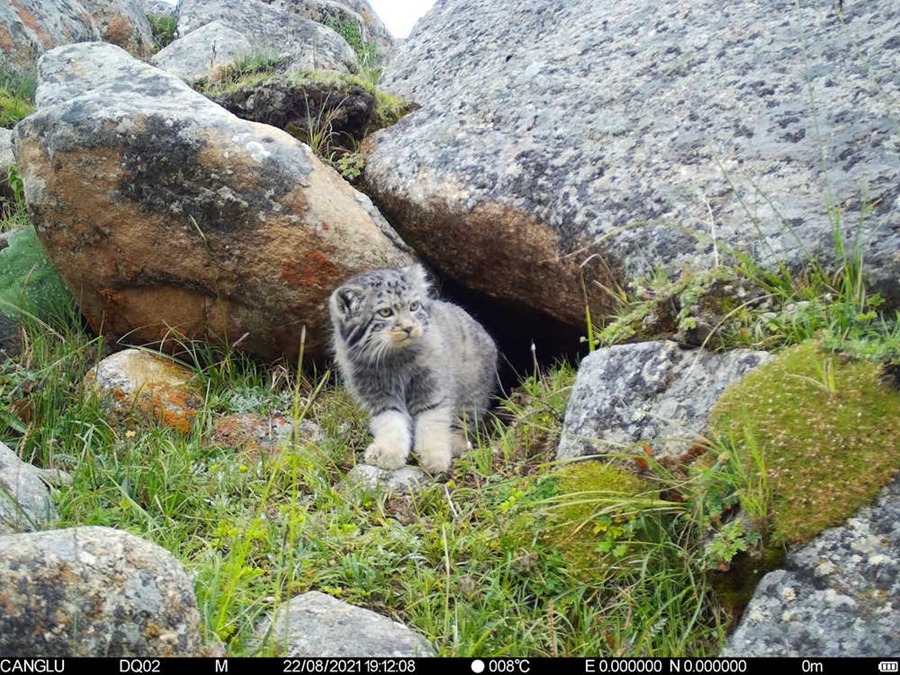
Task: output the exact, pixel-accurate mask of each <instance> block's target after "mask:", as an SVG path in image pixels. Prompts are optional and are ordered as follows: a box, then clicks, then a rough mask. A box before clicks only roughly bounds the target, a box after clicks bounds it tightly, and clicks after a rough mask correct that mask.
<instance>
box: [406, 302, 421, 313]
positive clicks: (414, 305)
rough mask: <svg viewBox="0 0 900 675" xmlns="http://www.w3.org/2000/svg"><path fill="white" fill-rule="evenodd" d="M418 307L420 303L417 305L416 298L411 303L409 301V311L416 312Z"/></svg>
mask: <svg viewBox="0 0 900 675" xmlns="http://www.w3.org/2000/svg"><path fill="white" fill-rule="evenodd" d="M419 307H420V305H419V301H418V300H413V301H412V302H411V303H409V311H410V312H417V311H419Z"/></svg>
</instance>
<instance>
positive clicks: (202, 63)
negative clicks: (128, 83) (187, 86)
mask: <svg viewBox="0 0 900 675" xmlns="http://www.w3.org/2000/svg"><path fill="white" fill-rule="evenodd" d="M252 50H253V48H252V47H251V45H250V40H248V39H247V38H246V37H245V36H244V34H243V33H241V32H240V31H237V30H235V29H234V28H229V27H228V26H226V25H225V24H223V23H222V22H221V21H212V22H210V23H208V24H206V25H205V26H202V27H200V28H198V29H197V30H195V31H191V32H190V33H188V34H187V35H185V36H184V37H182V38H179V39H177V40H173V41H172V42H170V43H169V44H168V45H167V46H166V47H164V48H163V49H161V50H159V51H158V52H157V53H156V54H154V55H153V58H152V59H150V63H152V64H153V65H154V66H156V67H157V68H162V69H163V70H165V71H166V72H169V73H172V74H173V75H177V76H178V77H180V78H181V79H182V80H184V81H185V82H188V83H190V82H194V81H196V80H199V79H200V78H203V77H215V75H216V73H218V72H221V69H222V68H223V67H225V66H227V65H229V64H231V63H234V61H235V59H237V58H239V57H241V56H247V55H249V54H250V53H251V51H252Z"/></svg>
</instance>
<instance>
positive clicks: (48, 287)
mask: <svg viewBox="0 0 900 675" xmlns="http://www.w3.org/2000/svg"><path fill="white" fill-rule="evenodd" d="M5 238H6V241H7V242H8V246H6V248H4V249H2V250H0V312H2V313H3V314H4V315H5V316H7V317H8V318H10V319H12V320H14V321H18V320H19V319H20V318H21V317H22V314H23V313H25V314H30V315H34V316H36V317H37V318H39V319H42V320H51V321H55V320H61V319H65V318H66V317H70V316H71V315H72V300H71V296H70V295H69V292H68V290H66V286H65V284H64V283H63V280H62V278H61V277H60V276H59V272H57V271H56V268H55V267H54V266H53V264H52V263H51V262H50V259H49V258H47V254H46V253H45V252H44V248H43V247H42V246H41V242H40V241H39V240H38V237H37V233H36V232H35V231H34V228H33V227H30V226H29V227H23V228H21V229H18V230H15V231H13V232H10V233H9V234H7V235H5Z"/></svg>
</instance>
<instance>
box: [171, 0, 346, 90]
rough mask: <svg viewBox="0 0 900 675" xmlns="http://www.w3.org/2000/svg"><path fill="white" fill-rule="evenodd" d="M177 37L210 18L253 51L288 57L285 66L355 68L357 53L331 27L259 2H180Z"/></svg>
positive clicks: (185, 0) (306, 68)
mask: <svg viewBox="0 0 900 675" xmlns="http://www.w3.org/2000/svg"><path fill="white" fill-rule="evenodd" d="M177 14H178V30H177V32H178V36H179V37H184V36H186V35H188V34H189V33H191V32H192V31H195V30H197V29H198V28H201V27H203V26H205V25H206V24H208V23H211V22H213V21H218V22H220V23H221V24H223V25H225V26H228V27H229V28H232V29H234V30H237V31H239V32H240V33H243V34H244V36H245V37H246V38H247V40H249V41H250V45H251V47H252V49H253V51H254V52H255V53H257V54H270V55H273V56H279V57H282V58H284V59H286V60H287V61H289V65H288V70H320V69H321V70H337V71H341V72H349V73H355V72H357V71H358V70H359V61H358V60H357V58H356V53H355V52H354V51H353V49H352V48H351V47H350V45H349V44H347V42H346V40H344V38H342V37H341V36H340V35H338V34H337V33H335V32H334V31H333V30H332V29H331V28H328V27H326V26H323V25H321V24H318V23H316V22H315V21H310V20H309V19H304V18H302V17H300V16H297V15H296V14H294V13H292V12H289V11H286V10H283V9H280V8H278V7H273V6H270V5H267V4H265V3H264V2H258V0H181V1H180V3H179V5H178V12H177Z"/></svg>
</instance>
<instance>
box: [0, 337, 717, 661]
mask: <svg viewBox="0 0 900 675" xmlns="http://www.w3.org/2000/svg"><path fill="white" fill-rule="evenodd" d="M39 328H41V326H34V327H32V328H31V329H27V330H28V343H27V344H28V349H27V353H26V354H24V355H23V356H22V358H21V359H20V360H19V361H7V365H6V371H5V373H4V378H3V379H0V384H2V392H3V402H4V404H5V406H4V407H5V408H6V409H7V410H8V415H9V420H8V423H7V425H6V429H5V431H4V432H3V438H4V440H5V441H6V442H7V443H9V444H10V445H11V446H12V447H18V448H19V449H20V451H21V452H22V454H23V456H25V457H26V458H28V459H31V460H32V461H34V462H35V463H36V464H39V465H41V466H52V467H55V468H61V469H64V470H66V471H68V472H69V473H71V474H72V476H73V478H74V481H73V483H72V485H71V486H64V487H62V488H60V490H59V493H58V494H57V504H58V508H59V512H60V514H61V518H62V522H61V523H60V524H61V525H62V526H74V525H85V524H94V525H108V526H112V527H118V528H122V529H125V530H128V531H130V532H133V533H135V534H137V535H140V536H142V537H146V538H148V539H151V540H153V541H155V542H157V543H159V544H160V545H161V546H163V547H165V548H166V549H168V550H170V551H172V552H173V553H174V554H175V555H176V556H177V557H178V558H179V559H180V560H181V561H182V562H183V563H184V564H185V565H186V566H187V568H188V569H189V570H190V571H191V573H192V574H194V575H195V578H196V592H197V598H198V601H199V605H200V609H201V614H202V618H203V630H204V631H205V636H206V638H207V639H210V640H211V639H218V640H222V641H223V642H224V643H225V644H226V645H227V649H228V651H229V653H230V654H234V655H255V654H271V653H275V652H277V650H278V645H277V644H275V643H273V642H271V641H270V642H268V643H264V644H260V643H259V641H258V640H256V639H254V636H253V628H254V626H255V625H256V624H257V623H258V621H259V620H260V618H261V617H262V615H264V614H265V613H266V612H268V611H270V610H271V609H272V608H273V606H274V605H275V604H276V603H279V602H281V601H283V600H285V599H287V598H289V597H290V596H292V595H294V594H297V593H301V592H304V591H307V590H313V589H314V590H319V591H323V592H326V593H329V594H332V595H334V596H336V597H339V598H341V599H343V600H346V601H348V602H351V603H353V604H356V605H360V606H364V607H368V608H371V609H374V610H376V611H378V612H380V613H382V614H384V615H387V616H391V617H394V618H396V619H398V620H400V621H403V622H404V623H406V624H408V625H410V626H411V627H412V628H414V629H415V630H417V631H419V632H420V633H422V634H423V635H424V636H426V637H427V638H428V639H430V640H432V641H433V642H434V643H435V644H436V646H437V649H438V650H439V652H440V653H441V654H443V655H456V656H465V655H475V654H480V655H500V654H506V655H517V656H534V655H579V654H670V653H672V654H686V653H691V654H711V653H714V652H715V650H716V649H717V645H718V642H719V640H720V639H721V636H722V634H723V630H724V628H723V625H724V624H723V621H722V617H721V615H720V613H719V611H718V610H717V607H716V604H715V602H714V601H713V600H712V598H711V595H710V590H709V587H708V586H707V584H706V583H705V581H704V580H703V569H702V560H701V558H700V557H699V556H700V554H701V553H702V547H701V546H699V544H698V542H697V540H696V536H695V532H694V528H693V526H692V525H691V524H690V521H689V520H687V519H685V514H686V513H687V512H686V511H685V509H683V508H681V507H678V508H675V509H659V508H657V507H658V502H659V500H658V498H656V497H654V496H653V495H654V494H655V493H656V492H657V489H656V488H655V487H654V486H652V485H650V486H647V485H644V484H641V485H640V492H639V494H638V496H637V497H635V496H634V495H630V494H629V492H628V490H625V489H624V488H629V487H635V486H636V485H637V483H634V482H633V479H630V478H628V477H627V476H618V475H615V476H613V478H614V479H615V480H612V482H610V481H609V480H606V481H605V482H604V480H602V479H600V478H598V476H597V475H596V471H585V468H586V467H590V468H592V469H593V468H595V467H599V466H600V465H594V464H593V463H590V464H588V465H584V466H583V467H582V468H581V469H580V470H579V472H576V471H574V470H573V469H575V468H577V467H569V468H566V469H564V470H563V472H561V473H559V474H556V473H553V472H552V467H551V466H550V465H549V464H548V461H549V460H550V458H551V457H552V450H553V447H554V443H553V441H552V438H553V435H552V434H553V433H554V431H555V429H556V428H558V424H559V420H560V418H561V414H562V410H563V409H564V404H565V399H566V395H567V389H568V386H569V385H570V384H571V380H572V375H573V370H572V368H571V367H568V366H563V367H559V368H556V369H554V370H553V371H552V372H550V373H547V374H544V375H535V376H532V377H530V378H527V380H526V381H525V382H524V384H523V386H522V387H521V388H519V389H517V390H516V391H515V392H513V393H512V395H511V397H510V399H509V400H508V401H507V402H506V404H505V405H504V408H505V410H504V411H503V414H505V415H506V416H507V418H508V419H509V420H512V421H511V423H508V424H500V423H499V422H498V423H497V426H496V429H495V430H494V431H493V432H492V433H489V434H487V435H486V436H485V437H484V438H483V440H482V442H481V443H479V444H478V446H477V447H476V448H475V449H474V450H473V451H472V452H471V453H469V454H468V455H466V456H465V457H463V458H461V459H460V460H459V462H458V463H457V464H456V465H455V466H454V470H453V474H452V477H451V480H449V481H448V482H446V483H433V484H431V485H430V486H428V487H426V488H424V489H423V490H422V491H421V492H419V493H417V494H415V495H412V496H396V495H394V496H390V495H384V494H378V493H373V492H371V491H366V490H362V489H359V488H358V487H354V486H353V485H352V484H349V483H346V482H345V478H346V475H347V473H348V471H349V470H350V469H351V468H352V467H353V466H354V464H355V462H356V461H357V458H358V456H359V453H360V452H361V450H362V449H363V448H364V447H365V445H366V443H367V440H368V439H367V432H366V424H365V419H364V417H363V415H362V414H361V413H360V412H359V410H358V409H357V408H356V406H355V405H353V403H352V401H351V400H350V399H349V397H348V395H347V393H346V391H345V390H344V389H342V388H341V387H339V386H336V385H335V384H334V382H333V381H332V380H331V377H330V375H329V374H327V373H321V374H319V375H316V374H309V375H306V376H304V377H301V378H299V379H298V378H297V377H296V376H295V373H294V371H293V370H291V369H289V368H285V367H280V368H273V367H263V366H261V365H259V364H256V363H254V362H252V361H250V360H249V359H247V358H246V357H243V356H240V355H237V354H233V353H228V352H227V351H226V352H223V351H219V350H215V349H213V348H211V347H209V346H197V347H196V349H195V350H194V352H193V355H192V357H191V358H190V359H188V360H189V361H191V363H190V364H189V365H191V366H192V367H194V368H195V370H196V371H197V378H198V380H199V388H200V389H201V390H203V391H205V392H206V407H205V408H204V410H202V411H201V413H200V414H199V415H198V416H197V418H196V421H195V424H194V428H193V429H192V431H191V432H190V433H188V434H187V435H185V434H182V433H178V432H176V431H174V430H168V429H165V428H160V427H157V426H153V425H148V426H145V427H142V428H137V429H134V428H131V429H119V428H115V427H112V426H110V425H108V424H107V423H106V422H105V421H104V419H105V416H104V414H103V412H102V410H101V408H100V405H99V403H98V402H97V401H96V400H95V399H94V398H93V397H92V395H91V393H90V391H88V390H86V389H85V388H84V387H83V386H82V384H81V381H82V377H83V375H84V373H85V372H86V371H87V369H89V368H90V367H91V366H92V365H93V364H95V363H96V361H97V359H98V358H99V357H98V354H99V351H100V349H101V347H102V345H101V343H100V341H99V340H97V339H94V338H91V337H90V336H89V335H86V334H84V333H83V332H81V329H80V328H79V327H78V326H72V325H69V326H66V327H58V328H57V329H55V330H54V332H48V331H46V330H43V331H42V330H38V329H39ZM17 402H18V403H17ZM248 408H251V409H254V410H269V411H273V410H281V411H285V412H287V413H288V414H289V415H291V416H292V417H294V418H295V419H296V418H300V417H303V416H306V417H308V418H309V419H313V420H315V421H316V422H318V423H319V424H320V425H321V426H322V428H323V430H324V431H325V436H326V440H325V441H324V442H323V443H321V444H310V443H304V442H302V441H297V442H294V443H292V444H289V445H288V446H286V447H284V448H283V449H281V451H280V452H277V453H272V454H262V455H260V454H259V453H256V454H251V453H246V452H242V451H241V450H240V449H239V448H236V447H228V446H221V445H213V444H210V443H209V442H208V436H209V430H210V427H211V424H212V422H213V420H214V418H215V417H216V416H218V415H220V414H223V413H228V412H232V411H235V410H245V409H248ZM26 410H27V414H25V412H23V411H26ZM601 474H602V471H601ZM616 480H618V487H616ZM611 486H612V487H611ZM592 502H596V504H595V505H594V506H592V505H591V504H592ZM595 507H596V508H595ZM600 511H602V513H601V512H600ZM607 519H608V520H609V523H611V525H604V526H603V527H600V528H598V527H597V523H600V524H601V525H602V524H603V523H607ZM585 523H586V524H585ZM604 527H605V529H604ZM573 537H576V538H577V537H581V539H580V540H579V542H578V543H577V544H576V543H573V541H572V539H573ZM611 542H614V544H615V545H611ZM688 542H691V543H688Z"/></svg>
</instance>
